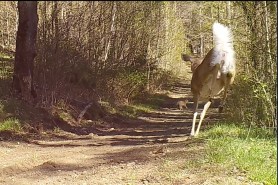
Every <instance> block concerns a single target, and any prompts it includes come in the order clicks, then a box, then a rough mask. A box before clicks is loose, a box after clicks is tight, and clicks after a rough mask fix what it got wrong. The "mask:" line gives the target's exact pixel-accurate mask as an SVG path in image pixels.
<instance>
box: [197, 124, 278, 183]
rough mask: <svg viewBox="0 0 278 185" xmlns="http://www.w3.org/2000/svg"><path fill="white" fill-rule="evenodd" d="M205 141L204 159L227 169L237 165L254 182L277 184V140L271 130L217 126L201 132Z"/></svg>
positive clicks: (225, 125)
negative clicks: (205, 151)
mask: <svg viewBox="0 0 278 185" xmlns="http://www.w3.org/2000/svg"><path fill="white" fill-rule="evenodd" d="M201 137H202V138H205V139H206V140H207V153H206V159H207V161H208V162H209V163H211V164H215V163H216V164H220V165H221V166H223V167H224V168H225V169H227V171H229V170H231V169H233V168H237V169H239V170H240V171H241V172H243V173H245V174H246V176H247V177H248V178H249V179H250V180H252V181H256V182H261V183H263V184H267V185H273V184H277V145H276V142H277V139H276V137H275V135H274V134H273V130H269V129H263V128H246V127H243V126H237V125H231V124H230V125H229V124H223V125H217V126H215V127H213V128H211V129H209V130H207V131H205V132H203V133H202V134H201Z"/></svg>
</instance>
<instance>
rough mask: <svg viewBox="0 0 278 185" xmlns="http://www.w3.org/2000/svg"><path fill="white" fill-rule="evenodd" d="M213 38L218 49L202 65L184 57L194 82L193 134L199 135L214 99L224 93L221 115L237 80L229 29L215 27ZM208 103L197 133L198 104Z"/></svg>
mask: <svg viewBox="0 0 278 185" xmlns="http://www.w3.org/2000/svg"><path fill="white" fill-rule="evenodd" d="M213 38H214V42H215V47H214V48H212V49H211V50H210V51H209V52H208V54H207V55H206V56H205V58H204V59H203V61H202V62H199V61H198V60H195V61H192V59H191V58H190V57H189V58H188V55H184V54H183V55H182V58H183V60H185V61H188V60H189V61H191V70H192V72H193V75H192V79H191V92H192V94H193V102H194V105H193V110H194V114H193V122H192V129H191V135H192V136H197V135H198V133H199V130H200V127H201V124H202V121H203V119H204V116H205V114H206V111H207V109H208V108H209V106H210V104H211V101H212V98H214V97H215V96H216V95H218V94H220V93H221V92H222V91H223V90H224V95H223V99H222V102H221V105H220V107H219V111H220V112H221V111H222V109H223V106H224V104H225V101H226V97H227V90H228V88H229V86H230V85H231V84H232V83H233V81H234V77H235V59H234V50H233V45H232V34H231V31H230V29H228V28H227V27H225V26H223V25H222V24H219V23H214V25H213ZM200 100H203V101H207V103H206V104H205V106H204V109H203V111H202V113H201V116H200V121H199V125H198V128H197V130H196V132H195V122H196V118H197V115H198V113H197V109H198V102H199V101H200Z"/></svg>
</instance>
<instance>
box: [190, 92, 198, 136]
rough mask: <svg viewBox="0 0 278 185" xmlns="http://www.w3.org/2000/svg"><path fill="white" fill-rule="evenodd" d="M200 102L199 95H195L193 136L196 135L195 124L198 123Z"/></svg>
mask: <svg viewBox="0 0 278 185" xmlns="http://www.w3.org/2000/svg"><path fill="white" fill-rule="evenodd" d="M198 101H199V95H194V96H193V102H194V104H193V121H192V128H191V133H190V135H191V136H194V135H195V123H196V119H197V115H198V112H197V109H198Z"/></svg>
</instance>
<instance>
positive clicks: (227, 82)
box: [218, 73, 233, 113]
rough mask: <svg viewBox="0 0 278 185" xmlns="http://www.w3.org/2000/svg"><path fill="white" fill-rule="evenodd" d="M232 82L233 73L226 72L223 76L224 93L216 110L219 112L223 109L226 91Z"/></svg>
mask: <svg viewBox="0 0 278 185" xmlns="http://www.w3.org/2000/svg"><path fill="white" fill-rule="evenodd" d="M232 82H233V74H232V73H227V74H226V75H225V76H224V83H225V86H224V95H223V99H222V101H221V104H220V106H219V107H218V112H219V113H222V112H223V109H224V106H225V104H226V99H227V92H228V90H229V87H230V85H231V83H232Z"/></svg>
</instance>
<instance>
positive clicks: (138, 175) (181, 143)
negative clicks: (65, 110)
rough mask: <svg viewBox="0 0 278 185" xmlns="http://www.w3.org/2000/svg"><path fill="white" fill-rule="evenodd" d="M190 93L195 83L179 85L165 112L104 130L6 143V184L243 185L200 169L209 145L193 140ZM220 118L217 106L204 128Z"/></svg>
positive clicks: (0, 149) (1, 179) (2, 168)
mask: <svg viewBox="0 0 278 185" xmlns="http://www.w3.org/2000/svg"><path fill="white" fill-rule="evenodd" d="M189 94H190V88H189V81H185V82H184V84H182V83H177V84H175V85H174V86H173V88H172V90H171V91H170V92H169V93H168V96H169V98H168V100H167V101H166V102H165V104H164V105H163V106H162V107H161V108H160V109H159V110H156V111H155V112H152V113H149V114H146V115H143V116H141V117H139V118H138V120H135V121H130V122H126V123H122V124H117V125H118V126H115V127H114V128H110V129H106V130H102V131H99V132H92V133H88V134H86V135H76V134H72V133H66V132H65V133H63V132H62V131H61V133H60V134H61V135H63V134H64V135H65V136H67V137H61V139H59V140H57V139H56V140H55V141H53V140H52V141H51V140H36V141H33V143H25V142H0V184H7V185H25V184H26V185H38V184H39V185H44V184H51V185H52V184H78V185H79V184H80V185H85V184H99V185H104V184H105V185H114V184H119V185H120V184H123V185H124V184H165V185H166V184H222V183H223V182H224V181H223V175H224V179H225V183H224V184H226V182H231V183H228V184H238V182H239V181H238V180H236V179H235V178H232V179H231V180H230V181H229V179H230V177H228V176H225V174H224V172H220V171H219V170H216V171H211V169H212V168H213V166H211V165H210V166H206V165H205V166H202V168H201V169H196V168H194V164H196V162H194V161H196V160H202V159H203V155H204V142H203V141H201V140H200V139H190V138H189V133H190V129H191V120H192V112H191V110H190V107H191V104H192V102H191V99H190V96H189ZM185 97H186V98H188V99H189V106H188V107H189V110H185V111H180V110H178V107H177V106H176V102H177V101H178V100H181V99H183V98H185ZM216 119H219V114H218V113H217V109H216V108H213V107H212V108H211V109H210V110H209V113H208V116H207V117H206V119H205V122H204V125H206V124H209V123H211V122H215V120H216ZM203 128H204V127H203ZM88 132H89V131H88ZM207 169H209V170H207ZM216 174H217V175H216ZM219 174H221V175H220V176H219ZM221 179H222V180H221ZM227 179H228V181H227ZM216 182H217V183H216ZM221 182H222V183H221ZM240 182H242V181H240ZM240 184H244V183H240Z"/></svg>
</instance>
